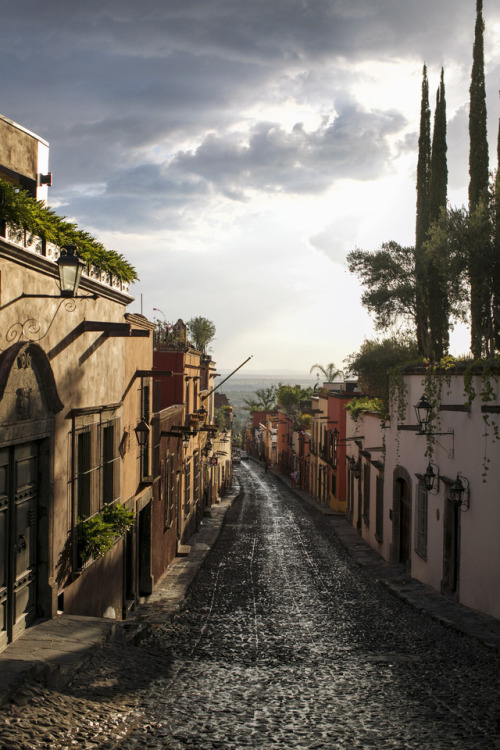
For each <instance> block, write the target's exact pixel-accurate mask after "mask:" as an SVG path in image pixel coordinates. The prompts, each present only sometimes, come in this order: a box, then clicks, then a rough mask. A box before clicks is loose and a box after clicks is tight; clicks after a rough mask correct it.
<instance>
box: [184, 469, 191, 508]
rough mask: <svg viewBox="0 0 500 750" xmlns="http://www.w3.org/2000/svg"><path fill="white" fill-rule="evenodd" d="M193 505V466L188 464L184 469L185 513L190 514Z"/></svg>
mask: <svg viewBox="0 0 500 750" xmlns="http://www.w3.org/2000/svg"><path fill="white" fill-rule="evenodd" d="M190 504H191V464H189V463H188V464H187V465H186V467H185V469H184V512H185V514H186V515H188V513H189V506H190Z"/></svg>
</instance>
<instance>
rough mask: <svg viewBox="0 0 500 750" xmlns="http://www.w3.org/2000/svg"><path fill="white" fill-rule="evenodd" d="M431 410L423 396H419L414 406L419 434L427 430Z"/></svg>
mask: <svg viewBox="0 0 500 750" xmlns="http://www.w3.org/2000/svg"><path fill="white" fill-rule="evenodd" d="M431 410H432V406H431V405H430V403H429V402H428V401H427V399H426V398H425V396H421V397H420V401H419V402H418V404H417V405H416V406H415V414H416V416H417V422H418V426H419V428H420V431H421V432H425V430H426V429H427V426H428V424H429V419H430V413H431Z"/></svg>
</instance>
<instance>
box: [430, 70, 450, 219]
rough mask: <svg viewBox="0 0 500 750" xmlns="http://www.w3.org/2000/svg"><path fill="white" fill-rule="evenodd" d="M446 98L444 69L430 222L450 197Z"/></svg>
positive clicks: (436, 122) (433, 154)
mask: <svg viewBox="0 0 500 750" xmlns="http://www.w3.org/2000/svg"><path fill="white" fill-rule="evenodd" d="M447 151H448V146H447V144H446V98H445V88H444V70H443V69H442V68H441V80H440V83H439V87H438V90H437V93H436V111H435V112H434V132H433V134H432V151H431V167H430V170H431V173H430V182H429V223H432V222H434V221H437V220H438V219H439V217H440V215H441V211H442V209H443V208H446V201H447V198H448V160H447V157H446V153H447Z"/></svg>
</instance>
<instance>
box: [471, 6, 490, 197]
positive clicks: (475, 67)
mask: <svg viewBox="0 0 500 750" xmlns="http://www.w3.org/2000/svg"><path fill="white" fill-rule="evenodd" d="M469 91H470V109H469V138H470V151H469V177H470V181H469V208H470V209H474V208H475V207H476V206H477V205H478V203H479V201H480V200H481V198H485V196H486V192H487V190H488V178H489V175H488V170H489V164H488V138H487V129H486V84H485V79H484V20H483V0H477V5H476V28H475V36H474V48H473V53H472V73H471V83H470V90H469Z"/></svg>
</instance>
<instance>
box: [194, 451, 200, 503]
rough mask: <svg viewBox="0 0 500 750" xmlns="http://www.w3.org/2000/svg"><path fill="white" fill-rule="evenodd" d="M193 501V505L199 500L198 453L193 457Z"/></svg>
mask: <svg viewBox="0 0 500 750" xmlns="http://www.w3.org/2000/svg"><path fill="white" fill-rule="evenodd" d="M193 474H194V476H193V500H194V502H195V503H197V502H198V500H199V499H200V457H199V454H198V453H195V454H194V456H193Z"/></svg>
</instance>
